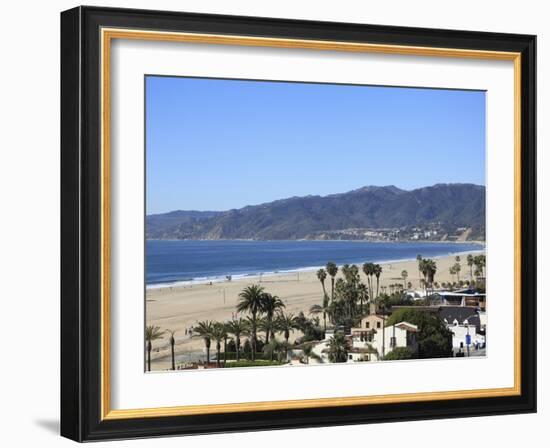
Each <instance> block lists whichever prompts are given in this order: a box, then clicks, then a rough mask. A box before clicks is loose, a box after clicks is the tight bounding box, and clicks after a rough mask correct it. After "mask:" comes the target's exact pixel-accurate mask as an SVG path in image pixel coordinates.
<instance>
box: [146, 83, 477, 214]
mask: <svg viewBox="0 0 550 448" xmlns="http://www.w3.org/2000/svg"><path fill="white" fill-rule="evenodd" d="M146 164H147V166H146V176H147V178H146V180H147V187H146V190H147V191H146V205H147V213H148V214H151V213H162V212H167V211H171V210H228V209H231V208H239V207H243V206H245V205H253V204H259V203H262V202H269V201H272V200H275V199H282V198H286V197H291V196H305V195H308V194H319V195H326V194H332V193H340V192H345V191H349V190H352V189H355V188H360V187H362V186H365V185H396V186H397V187H400V188H404V189H413V188H417V187H422V186H427V185H432V184H435V183H441V182H445V183H447V182H468V183H475V184H480V185H485V92H479V91H458V90H438V89H411V88H398V87H371V86H348V85H335V84H308V83H285V82H267V81H261V82H260V81H237V80H220V79H193V78H175V77H158V76H148V77H146Z"/></svg>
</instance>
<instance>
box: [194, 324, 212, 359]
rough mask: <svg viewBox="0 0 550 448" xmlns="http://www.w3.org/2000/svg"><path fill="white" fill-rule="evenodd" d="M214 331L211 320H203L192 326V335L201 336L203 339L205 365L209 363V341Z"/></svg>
mask: <svg viewBox="0 0 550 448" xmlns="http://www.w3.org/2000/svg"><path fill="white" fill-rule="evenodd" d="M213 332H214V325H213V323H212V321H209V320H203V321H200V322H198V323H197V325H196V326H193V337H197V338H202V339H203V340H204V346H205V347H206V365H207V366H208V364H210V342H211V340H212V333H213Z"/></svg>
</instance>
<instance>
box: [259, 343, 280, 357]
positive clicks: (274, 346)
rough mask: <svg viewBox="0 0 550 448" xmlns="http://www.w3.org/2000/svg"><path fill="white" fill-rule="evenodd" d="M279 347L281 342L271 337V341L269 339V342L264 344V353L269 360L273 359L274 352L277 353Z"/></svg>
mask: <svg viewBox="0 0 550 448" xmlns="http://www.w3.org/2000/svg"><path fill="white" fill-rule="evenodd" d="M280 349H281V343H280V342H279V341H278V340H277V339H275V338H273V339H271V341H269V344H265V345H264V349H263V350H264V354H265V355H266V356H268V357H269V359H270V360H271V361H273V358H274V355H275V353H277V352H278V351H279V350H280Z"/></svg>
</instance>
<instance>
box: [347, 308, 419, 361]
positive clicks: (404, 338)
mask: <svg viewBox="0 0 550 448" xmlns="http://www.w3.org/2000/svg"><path fill="white" fill-rule="evenodd" d="M417 333H418V327H417V326H416V325H413V324H411V323H409V322H399V323H398V324H395V325H391V326H386V325H385V317H384V316H380V315H377V314H370V315H368V316H366V317H364V318H363V319H361V324H360V326H359V327H355V328H352V329H351V349H350V351H349V354H348V357H349V360H350V361H378V360H379V359H381V358H382V357H383V356H385V355H386V354H388V353H390V352H391V351H392V350H393V349H394V348H396V347H409V348H410V349H411V350H413V351H416V350H418V343H417Z"/></svg>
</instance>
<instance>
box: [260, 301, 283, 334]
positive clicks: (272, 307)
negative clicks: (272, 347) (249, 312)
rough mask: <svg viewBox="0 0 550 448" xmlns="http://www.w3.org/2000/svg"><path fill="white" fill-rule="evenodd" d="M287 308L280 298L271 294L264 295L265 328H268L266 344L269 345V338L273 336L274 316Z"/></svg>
mask: <svg viewBox="0 0 550 448" xmlns="http://www.w3.org/2000/svg"><path fill="white" fill-rule="evenodd" d="M284 307H285V304H284V303H283V301H282V300H281V299H279V297H277V296H272V295H271V294H269V293H264V295H263V303H262V311H263V312H264V313H265V319H266V325H265V326H264V328H267V331H266V333H265V343H266V344H269V336H270V333H271V336H273V333H274V331H273V330H274V329H273V316H274V315H275V313H276V312H277V311H280V310H282V309H283V308H284Z"/></svg>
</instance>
